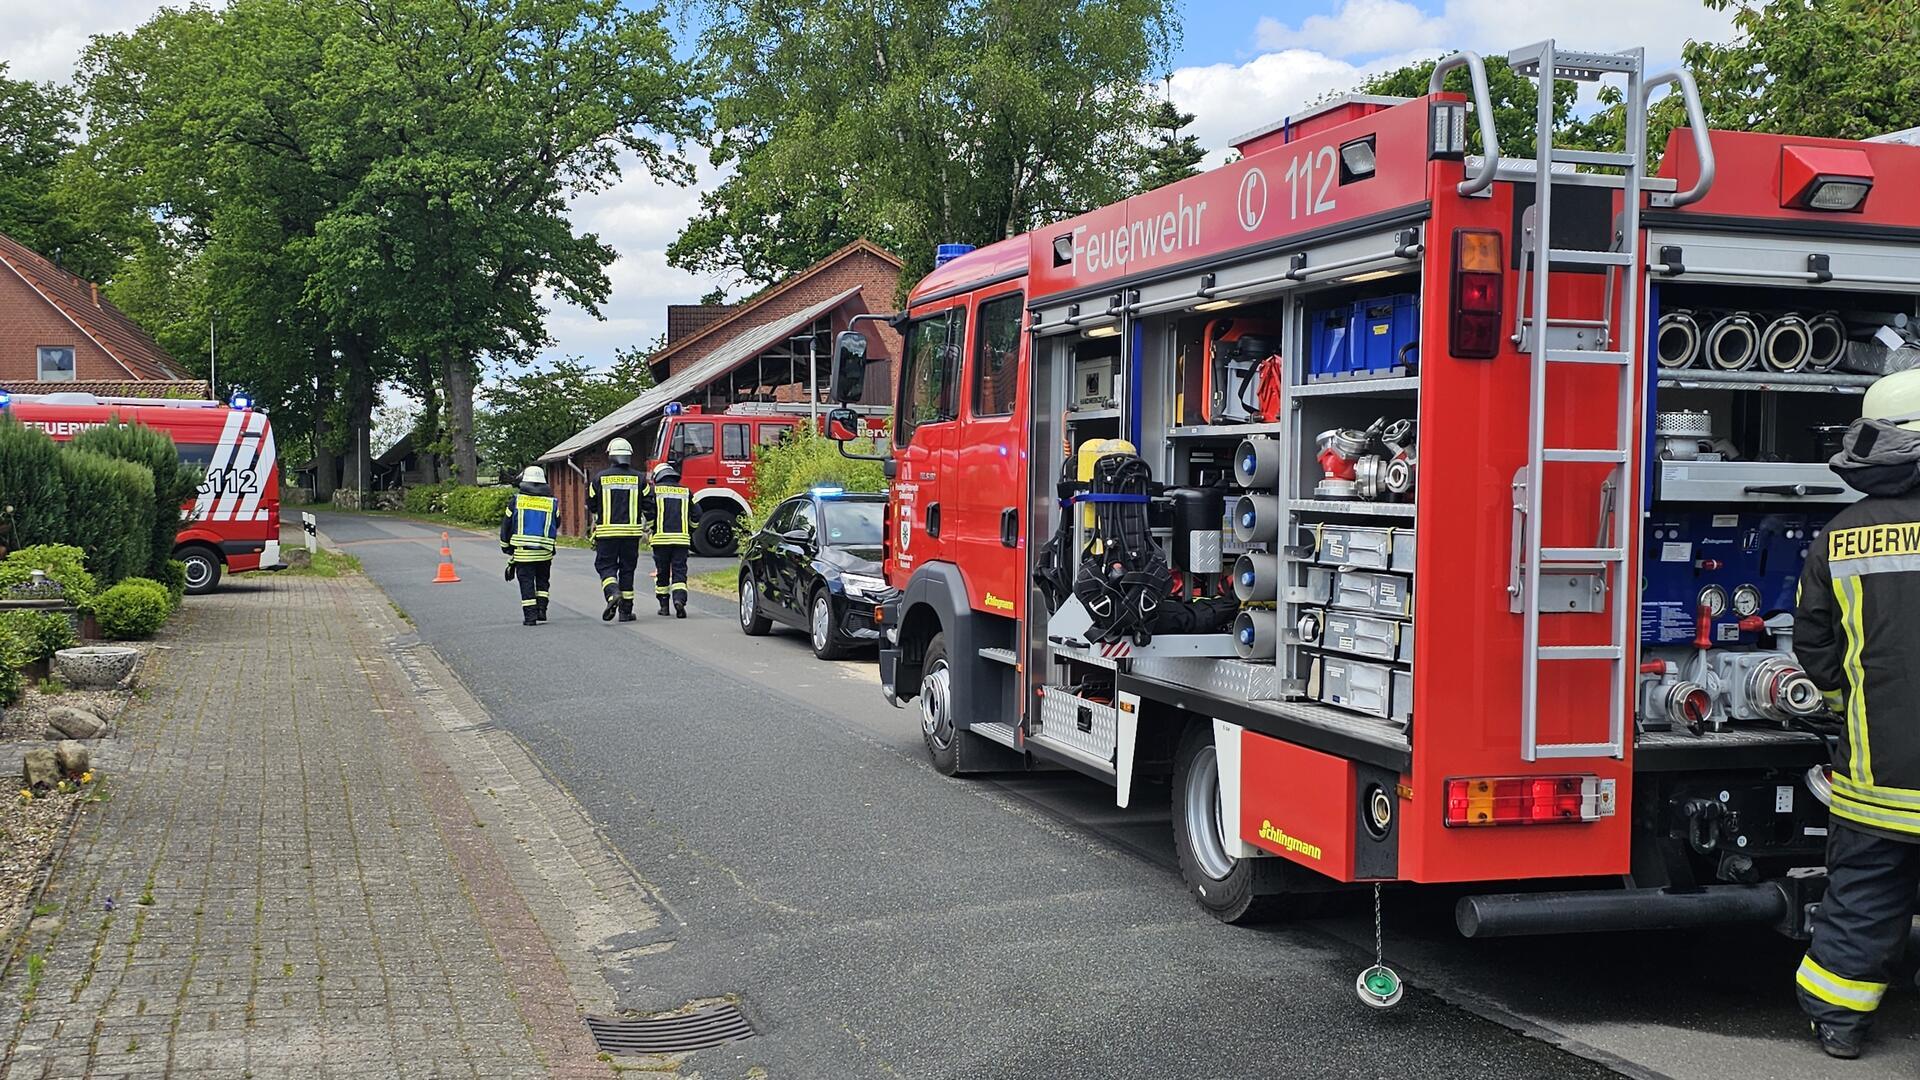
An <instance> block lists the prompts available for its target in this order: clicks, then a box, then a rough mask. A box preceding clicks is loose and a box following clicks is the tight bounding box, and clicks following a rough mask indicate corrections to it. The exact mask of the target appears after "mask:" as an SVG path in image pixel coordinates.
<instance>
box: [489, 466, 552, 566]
mask: <svg viewBox="0 0 1920 1080" xmlns="http://www.w3.org/2000/svg"><path fill="white" fill-rule="evenodd" d="M535 487H536V488H537V489H538V491H537V493H536V492H526V491H521V492H516V493H515V494H514V496H513V497H512V498H511V499H508V500H507V513H506V516H505V517H504V518H503V519H501V522H500V550H501V551H504V552H506V553H507V554H508V555H511V556H513V561H514V562H548V561H550V560H552V558H553V550H554V542H553V541H554V537H556V536H559V535H560V520H559V516H560V515H559V513H558V507H557V506H556V504H555V501H554V498H553V495H552V494H551V491H552V489H551V488H548V487H547V486H546V485H545V484H538V485H535Z"/></svg>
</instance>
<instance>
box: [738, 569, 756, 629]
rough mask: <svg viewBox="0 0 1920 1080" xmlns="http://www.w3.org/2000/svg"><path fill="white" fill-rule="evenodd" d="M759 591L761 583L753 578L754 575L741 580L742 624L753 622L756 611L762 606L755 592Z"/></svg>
mask: <svg viewBox="0 0 1920 1080" xmlns="http://www.w3.org/2000/svg"><path fill="white" fill-rule="evenodd" d="M759 591H760V583H759V582H757V581H755V580H753V578H752V576H748V577H747V578H746V579H744V580H743V581H741V582H740V625H742V626H746V625H747V624H749V623H751V622H753V616H754V612H755V611H757V610H758V609H759V606H760V605H759V602H758V597H756V596H755V595H754V594H755V593H757V592H759Z"/></svg>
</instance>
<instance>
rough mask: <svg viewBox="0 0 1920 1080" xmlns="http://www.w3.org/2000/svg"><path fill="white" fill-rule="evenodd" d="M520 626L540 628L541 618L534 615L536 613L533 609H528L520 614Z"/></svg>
mask: <svg viewBox="0 0 1920 1080" xmlns="http://www.w3.org/2000/svg"><path fill="white" fill-rule="evenodd" d="M520 625H521V626H539V625H540V617H539V616H538V615H536V614H534V611H533V609H532V608H526V609H524V610H523V611H522V612H521V614H520Z"/></svg>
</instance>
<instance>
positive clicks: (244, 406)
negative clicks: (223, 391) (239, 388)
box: [227, 393, 253, 412]
mask: <svg viewBox="0 0 1920 1080" xmlns="http://www.w3.org/2000/svg"><path fill="white" fill-rule="evenodd" d="M227 404H229V405H232V406H233V407H234V409H235V411H238V412H245V411H246V410H248V409H251V408H253V398H251V397H249V396H248V395H246V394H242V393H235V394H234V395H233V397H232V398H231V399H229V400H228V402H227Z"/></svg>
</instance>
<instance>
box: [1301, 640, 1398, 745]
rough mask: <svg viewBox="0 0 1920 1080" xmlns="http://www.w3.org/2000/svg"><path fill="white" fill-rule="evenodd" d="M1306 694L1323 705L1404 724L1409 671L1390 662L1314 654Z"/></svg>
mask: <svg viewBox="0 0 1920 1080" xmlns="http://www.w3.org/2000/svg"><path fill="white" fill-rule="evenodd" d="M1307 695H1308V696H1309V697H1311V698H1313V699H1314V700H1316V701H1319V702H1321V703H1322V704H1326V705H1334V706H1338V707H1339V708H1342V709H1351V710H1353V711H1354V712H1358V713H1365V714H1367V715H1368V716H1377V717H1379V718H1380V719H1382V720H1390V721H1392V722H1393V723H1396V724H1399V725H1401V726H1402V727H1405V726H1406V725H1407V723H1408V721H1409V720H1410V719H1411V718H1412V716H1413V673H1412V672H1410V671H1407V670H1404V669H1402V668H1397V667H1393V666H1392V665H1390V664H1372V663H1368V662H1366V661H1364V660H1349V659H1347V658H1346V657H1343V656H1334V655H1331V654H1326V653H1320V654H1316V655H1314V657H1313V660H1312V666H1311V669H1310V671H1309V674H1308V676H1307Z"/></svg>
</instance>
